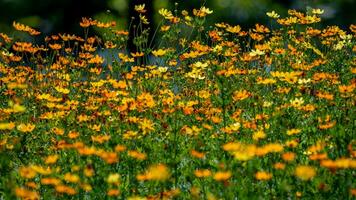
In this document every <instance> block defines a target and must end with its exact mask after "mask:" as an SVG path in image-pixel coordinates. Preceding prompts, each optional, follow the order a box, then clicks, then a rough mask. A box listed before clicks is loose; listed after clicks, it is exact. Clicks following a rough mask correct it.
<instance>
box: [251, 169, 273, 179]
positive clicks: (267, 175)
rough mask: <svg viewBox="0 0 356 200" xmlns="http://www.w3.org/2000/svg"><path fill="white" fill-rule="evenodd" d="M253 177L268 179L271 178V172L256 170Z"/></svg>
mask: <svg viewBox="0 0 356 200" xmlns="http://www.w3.org/2000/svg"><path fill="white" fill-rule="evenodd" d="M255 178H256V179H257V180H261V181H267V180H270V179H271V178H272V174H271V173H268V172H262V171H261V172H256V174H255Z"/></svg>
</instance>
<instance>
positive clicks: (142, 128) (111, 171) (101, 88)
mask: <svg viewBox="0 0 356 200" xmlns="http://www.w3.org/2000/svg"><path fill="white" fill-rule="evenodd" d="M136 11H137V14H138V16H139V18H140V22H139V24H137V25H132V26H131V27H130V28H132V29H135V34H134V35H130V34H129V30H117V29H115V27H116V24H115V22H110V21H105V22H102V21H98V20H94V19H90V18H83V19H82V21H81V22H80V23H79V25H78V26H81V27H82V29H83V32H84V34H83V36H78V35H73V34H56V35H49V36H46V37H45V39H44V41H40V42H38V39H36V38H38V37H40V36H41V34H42V33H40V32H39V31H38V30H36V29H34V28H32V27H29V26H27V25H24V24H21V23H18V22H14V23H13V27H14V29H16V31H17V33H18V34H19V35H21V36H23V37H22V39H21V37H15V36H9V35H7V34H5V33H0V48H1V49H0V51H1V53H0V93H1V99H0V199H16V198H19V199H117V198H119V199H211V200H212V199H299V198H300V199H353V198H355V197H356V181H355V180H356V171H355V169H356V137H355V133H356V113H355V111H356V109H355V102H356V101H355V100H356V96H355V87H356V57H355V54H356V25H350V26H349V27H348V29H345V30H343V29H341V28H339V27H338V26H326V27H323V26H322V25H320V23H319V22H320V21H321V17H322V14H323V10H320V9H311V10H307V11H306V12H299V11H296V10H289V11H288V13H285V15H284V16H282V15H283V14H277V13H276V12H274V11H272V12H267V16H266V17H268V18H270V23H268V24H266V25H261V24H256V25H255V26H254V27H252V28H250V29H243V28H242V27H240V26H239V25H231V24H227V23H224V22H221V23H216V24H215V25H214V26H208V25H207V24H206V23H207V20H209V15H213V14H214V13H213V10H212V9H208V8H206V7H201V8H199V9H193V10H189V11H186V10H183V11H170V10H168V9H160V10H159V16H160V18H161V23H160V26H159V27H158V29H157V30H156V31H154V35H155V36H156V40H158V42H155V43H153V42H152V41H149V40H148V35H149V34H148V31H149V30H147V29H144V28H143V27H144V25H145V24H147V23H150V22H149V21H148V20H147V18H146V16H145V15H146V14H147V13H146V10H145V6H144V5H137V6H136ZM95 30H100V31H102V32H105V34H103V35H101V36H99V35H98V34H96V32H95ZM130 37H133V38H134V43H135V45H136V46H137V49H136V51H131V52H128V51H127V41H128V39H129V38H130ZM25 39H26V40H25Z"/></svg>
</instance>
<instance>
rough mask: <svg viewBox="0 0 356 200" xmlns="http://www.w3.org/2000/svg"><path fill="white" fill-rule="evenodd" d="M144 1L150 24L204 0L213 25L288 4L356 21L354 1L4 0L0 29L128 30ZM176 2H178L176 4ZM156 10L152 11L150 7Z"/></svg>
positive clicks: (338, 20)
mask: <svg viewBox="0 0 356 200" xmlns="http://www.w3.org/2000/svg"><path fill="white" fill-rule="evenodd" d="M142 3H145V4H146V8H147V10H148V13H153V14H152V15H149V16H148V18H149V21H150V22H151V23H150V26H151V28H154V25H155V24H157V21H158V20H159V19H160V18H159V16H157V15H158V12H157V11H158V9H160V8H163V7H164V8H169V9H171V10H172V11H173V10H174V9H175V7H177V8H178V10H179V11H181V10H182V9H186V10H188V11H190V12H191V10H192V8H199V7H200V5H201V4H202V3H204V4H205V6H206V7H208V8H210V9H212V10H214V13H213V15H210V16H209V18H208V19H209V22H210V23H211V24H213V23H216V22H228V23H230V24H235V25H236V24H239V25H241V26H242V27H245V28H248V27H250V26H252V25H254V24H255V23H257V22H258V23H268V20H269V19H268V18H267V16H266V14H265V13H266V12H267V11H271V10H275V11H276V12H277V13H279V14H280V15H281V17H283V16H286V15H287V10H288V9H290V8H293V9H298V10H303V11H305V10H306V7H308V6H309V7H312V8H321V9H324V10H325V13H324V14H323V15H322V18H323V23H324V24H326V25H334V24H337V25H339V26H341V27H342V28H344V29H346V28H348V26H349V25H350V24H351V23H356V12H355V11H356V0H206V1H203V0H176V1H173V0H0V32H5V33H8V34H10V35H11V33H13V31H14V30H13V28H12V22H13V21H17V22H22V23H24V24H26V25H30V26H32V27H35V28H37V29H38V30H40V31H41V32H42V33H44V35H48V34H52V33H64V32H66V33H76V34H79V35H80V34H82V32H83V31H82V29H80V26H79V22H80V20H81V17H92V18H94V19H98V20H101V21H111V20H114V21H116V22H117V27H118V29H127V28H128V24H129V23H130V20H131V17H130V16H132V15H133V14H136V13H133V12H132V10H133V6H134V5H136V4H142ZM175 3H178V5H177V6H176V5H175ZM151 11H153V12H151Z"/></svg>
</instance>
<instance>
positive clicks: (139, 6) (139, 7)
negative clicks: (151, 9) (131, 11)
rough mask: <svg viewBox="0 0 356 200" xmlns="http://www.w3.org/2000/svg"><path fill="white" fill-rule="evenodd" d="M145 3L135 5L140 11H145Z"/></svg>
mask: <svg viewBox="0 0 356 200" xmlns="http://www.w3.org/2000/svg"><path fill="white" fill-rule="evenodd" d="M145 6H146V5H145V4H140V5H135V10H136V11H137V12H139V13H145V12H146V10H145Z"/></svg>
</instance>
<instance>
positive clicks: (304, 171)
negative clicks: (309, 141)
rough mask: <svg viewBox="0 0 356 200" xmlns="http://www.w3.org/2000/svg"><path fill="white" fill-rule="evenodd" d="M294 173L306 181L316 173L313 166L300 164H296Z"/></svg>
mask: <svg viewBox="0 0 356 200" xmlns="http://www.w3.org/2000/svg"><path fill="white" fill-rule="evenodd" d="M294 174H295V175H296V176H297V177H298V178H300V179H302V180H303V181H306V180H310V179H312V178H313V177H314V176H315V175H316V172H315V169H314V167H311V166H307V165H300V166H297V168H296V169H295V172H294Z"/></svg>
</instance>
